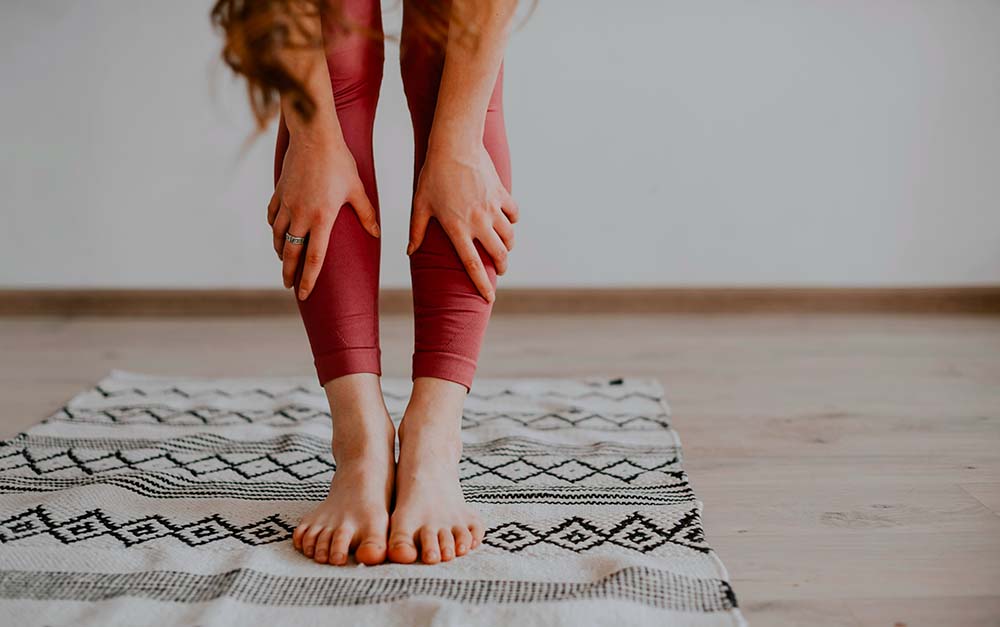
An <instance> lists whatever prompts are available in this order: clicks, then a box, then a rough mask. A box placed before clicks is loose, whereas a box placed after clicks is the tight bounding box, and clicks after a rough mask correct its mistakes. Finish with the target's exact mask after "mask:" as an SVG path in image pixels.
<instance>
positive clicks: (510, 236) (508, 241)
mask: <svg viewBox="0 0 1000 627" xmlns="http://www.w3.org/2000/svg"><path fill="white" fill-rule="evenodd" d="M493 230H494V231H496V232H497V235H499V236H500V239H502V240H503V245H504V247H505V248H506V249H507V250H514V227H513V226H511V224H510V221H509V220H508V219H507V215H506V214H504V213H503V212H502V211H501V212H499V213H498V215H497V217H496V220H494V221H493Z"/></svg>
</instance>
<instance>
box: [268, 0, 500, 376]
mask: <svg viewBox="0 0 1000 627" xmlns="http://www.w3.org/2000/svg"><path fill="white" fill-rule="evenodd" d="M415 1H417V0H404V2H403V27H402V33H401V36H400V69H401V72H402V79H403V88H404V92H405V94H406V101H407V106H408V108H409V111H410V118H411V121H412V124H413V138H414V149H415V151H414V159H413V161H414V177H413V189H414V190H415V189H416V183H417V177H418V176H419V174H420V170H421V168H422V167H423V163H424V159H425V156H426V153H427V142H428V137H429V135H430V132H431V125H432V123H433V121H434V108H435V106H436V104H437V94H438V86H439V85H440V82H441V74H442V70H443V67H444V44H443V43H440V42H434V41H432V40H430V39H429V38H428V37H426V36H424V35H423V32H422V31H421V30H420V28H419V25H417V24H416V23H415V20H417V19H420V16H419V14H416V13H415V12H414V11H413V9H412V7H410V3H411V2H415ZM343 7H344V8H343V10H344V11H345V15H346V17H347V18H348V19H350V20H351V21H352V22H353V23H355V24H359V25H361V26H364V27H367V28H368V29H371V30H373V31H375V32H377V33H381V32H382V15H381V6H380V2H379V0H346V1H344V2H343ZM323 28H324V36H325V37H326V41H327V66H328V69H329V72H330V80H331V83H332V85H333V95H334V101H335V103H336V109H337V118H338V120H339V121H340V126H341V129H342V131H343V135H344V139H345V141H346V143H347V146H348V148H349V149H350V151H351V153H352V154H353V155H354V159H355V161H356V163H357V167H358V174H359V175H360V177H361V180H362V182H363V183H364V186H365V190H366V191H367V193H368V198H369V199H370V200H371V202H372V203H373V204H374V206H375V210H376V214H377V215H378V216H379V219H380V220H381V212H380V210H379V202H378V191H377V189H376V185H375V164H374V158H373V151H372V132H373V127H374V122H375V107H376V104H377V102H378V98H379V88H380V85H381V81H382V66H383V62H384V59H385V53H384V44H383V42H382V41H381V40H379V39H373V38H371V37H368V36H366V35H364V34H363V33H361V32H357V31H352V32H349V33H345V32H344V31H343V30H338V27H337V25H335V24H333V23H326V22H324V24H323ZM502 85H503V65H502V64H501V67H500V71H499V73H498V76H497V78H496V84H495V86H494V89H493V94H492V97H491V99H490V103H489V108H488V110H487V114H486V126H485V132H484V134H483V144H484V146H485V148H486V150H487V151H488V152H489V154H490V156H491V157H492V159H493V163H494V165H495V167H496V170H497V173H498V175H499V176H500V180H501V181H502V182H503V184H504V186H505V187H506V188H507V189H508V191H509V190H510V189H511V168H510V152H509V149H508V145H507V135H506V131H505V128H504V116H503V106H502V97H503V96H502ZM288 140H289V136H288V128H287V127H286V126H285V124H284V121H282V122H281V123H280V125H279V129H278V137H277V146H276V151H275V182H277V180H278V177H279V176H280V173H281V165H282V160H283V157H284V154H285V151H286V149H287V147H288ZM411 208H412V203H411ZM380 244H381V239H380V238H375V237H372V236H371V235H369V234H368V233H367V231H365V230H364V228H363V227H362V226H361V223H360V221H359V220H358V217H357V215H356V214H355V212H354V211H353V209H352V208H351V207H350V206H346V205H345V206H344V207H342V208H341V210H340V213H339V214H338V216H337V219H336V222H335V223H334V227H333V230H332V232H331V234H330V241H329V248H328V252H327V255H326V258H325V261H324V265H323V268H322V270H321V272H320V274H319V277H318V279H317V282H316V285H315V287H314V288H313V291H312V293H311V294H310V295H309V297H308V298H307V299H306V300H304V301H302V300H298V299H296V300H297V302H298V307H299V312H300V313H301V316H302V321H303V323H304V326H305V329H306V334H307V335H308V338H309V344H310V347H311V349H312V354H313V358H314V362H315V366H316V372H317V375H318V377H319V382H320V385H325V384H326V383H327V382H329V381H330V380H332V379H335V378H337V377H341V376H344V375H347V374H352V373H359V372H371V373H375V374H378V375H381V373H382V371H381V359H380V358H381V350H380V347H379V322H378V292H379V255H380ZM476 248H477V250H478V251H479V256H480V258H481V259H482V261H483V265H484V266H485V268H486V271H487V273H488V275H489V277H490V282H491V283H492V284H493V286H494V288H495V287H496V280H497V279H496V268H495V266H494V264H493V260H492V258H491V257H490V256H489V255H488V254H487V253H486V251H485V250H484V249H483V248H482V247H481V245H480V244H479V243H478V242H476ZM301 271H302V268H301V265H300V267H299V270H298V272H296V275H295V281H294V285H295V289H294V290H293V291H292V293H293V294H295V293H297V292H298V285H299V279H300V276H301ZM410 277H411V282H412V287H413V313H414V339H415V341H414V352H413V363H412V368H413V369H412V378H413V379H416V378H417V377H436V378H440V379H446V380H449V381H454V382H456V383H460V384H462V385H464V386H465V387H466V388H467V389H468V388H470V387H471V385H472V379H473V375H474V373H475V370H476V362H477V359H478V357H479V351H480V347H481V345H482V340H483V335H484V333H485V331H486V327H487V323H488V322H489V317H490V313H491V310H492V305H491V304H490V303H488V302H487V301H486V300H485V299H484V298H483V297H482V296H481V295H480V294H479V291H478V290H477V289H476V287H475V285H474V284H473V283H472V280H471V279H470V278H469V276H468V274H467V273H466V270H465V267H464V265H463V263H462V261H461V260H460V258H459V256H458V254H457V252H456V251H455V248H454V246H452V244H451V241H450V240H449V239H448V236H447V235H446V234H445V232H444V230H443V229H442V228H441V225H440V224H439V223H438V221H437V220H436V219H435V218H431V219H430V223H429V224H428V226H427V231H426V235H425V237H424V240H423V242H422V243H421V245H420V247H419V248H418V249H417V250H416V251H415V252H413V253H412V254H411V255H410Z"/></svg>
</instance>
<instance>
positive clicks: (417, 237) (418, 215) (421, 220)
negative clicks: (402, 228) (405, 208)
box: [406, 206, 431, 255]
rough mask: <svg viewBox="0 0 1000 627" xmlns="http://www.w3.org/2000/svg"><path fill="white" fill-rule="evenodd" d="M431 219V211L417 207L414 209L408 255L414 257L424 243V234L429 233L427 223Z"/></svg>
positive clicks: (407, 249) (407, 248)
mask: <svg viewBox="0 0 1000 627" xmlns="http://www.w3.org/2000/svg"><path fill="white" fill-rule="evenodd" d="M430 219H431V212H430V210H428V209H426V208H424V207H416V206H415V207H414V208H413V217H412V218H410V243H409V244H408V245H407V247H406V254H407V255H412V254H413V253H414V252H415V251H416V250H417V249H418V248H420V244H421V243H423V241H424V233H426V232H427V223H428V222H429V221H430Z"/></svg>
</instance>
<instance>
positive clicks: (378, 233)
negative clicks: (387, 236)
mask: <svg viewBox="0 0 1000 627" xmlns="http://www.w3.org/2000/svg"><path fill="white" fill-rule="evenodd" d="M372 231H374V232H375V237H382V229H380V228H378V225H377V224H376V225H374V226H373V227H372Z"/></svg>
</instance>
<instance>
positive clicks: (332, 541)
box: [292, 373, 396, 565]
mask: <svg viewBox="0 0 1000 627" xmlns="http://www.w3.org/2000/svg"><path fill="white" fill-rule="evenodd" d="M325 387H326V394H327V398H328V399H329V400H330V408H331V414H332V416H333V458H334V460H335V461H336V463H337V470H336V472H335V473H334V474H333V481H331V482H330V494H329V496H327V497H326V500H324V501H323V502H322V503H320V504H319V506H317V507H316V509H314V510H313V511H311V512H309V514H307V515H306V516H305V517H304V518H303V519H302V522H300V523H299V526H298V527H296V529H295V533H294V534H292V543H293V544H294V545H295V548H296V549H297V550H299V551H301V552H302V553H303V555H305V556H306V557H311V558H312V559H314V560H315V561H316V562H318V563H320V564H337V565H342V564H346V563H347V556H348V555H349V554H351V553H353V554H354V556H355V559H357V561H358V562H360V563H362V564H380V563H382V562H384V561H385V558H386V536H387V534H388V527H389V503H390V500H391V498H392V482H393V471H394V466H395V463H394V449H395V440H396V434H395V431H394V429H393V425H392V420H390V418H389V413H388V411H387V410H386V407H385V401H384V400H383V398H382V390H381V387H380V386H379V378H378V376H377V375H375V374H372V373H359V374H351V375H346V376H343V377H338V378H336V379H334V380H333V381H330V382H329V383H327V384H326V386H325Z"/></svg>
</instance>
